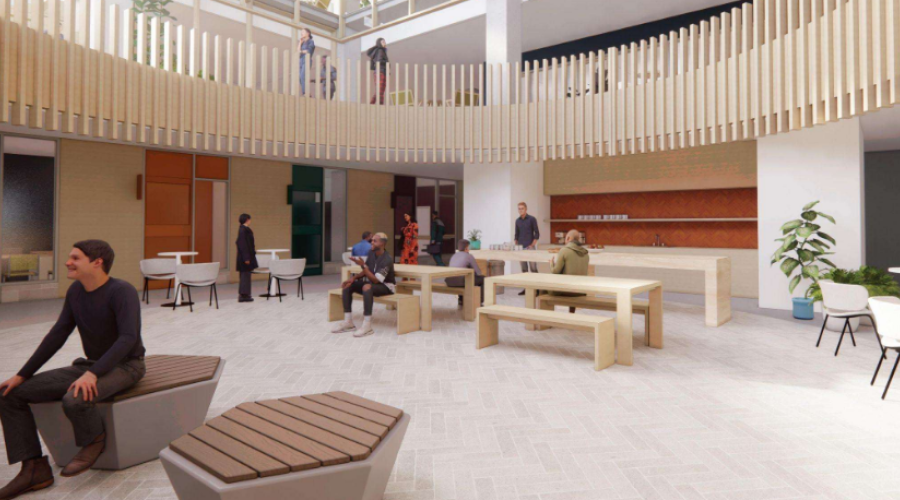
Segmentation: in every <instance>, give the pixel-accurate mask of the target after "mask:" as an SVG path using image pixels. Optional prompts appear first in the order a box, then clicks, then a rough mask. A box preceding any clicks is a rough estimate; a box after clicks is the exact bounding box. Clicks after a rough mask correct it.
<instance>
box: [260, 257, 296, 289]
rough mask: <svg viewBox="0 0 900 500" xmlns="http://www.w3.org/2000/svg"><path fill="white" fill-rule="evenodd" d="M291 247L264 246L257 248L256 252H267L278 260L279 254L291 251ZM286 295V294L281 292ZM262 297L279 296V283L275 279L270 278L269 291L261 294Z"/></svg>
mask: <svg viewBox="0 0 900 500" xmlns="http://www.w3.org/2000/svg"><path fill="white" fill-rule="evenodd" d="M290 251H291V249H290V248H264V249H261V250H257V251H256V253H267V254H270V255H271V256H272V260H278V254H279V253H284V252H290ZM281 295H282V296H284V295H285V294H281ZM260 297H278V285H277V284H276V282H275V280H270V283H269V293H264V294H262V295H260Z"/></svg>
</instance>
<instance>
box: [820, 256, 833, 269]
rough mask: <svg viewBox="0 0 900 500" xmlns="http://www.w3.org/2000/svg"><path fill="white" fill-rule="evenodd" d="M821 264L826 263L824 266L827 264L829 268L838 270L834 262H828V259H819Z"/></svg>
mask: <svg viewBox="0 0 900 500" xmlns="http://www.w3.org/2000/svg"><path fill="white" fill-rule="evenodd" d="M819 262H822V263H824V264H827V265H829V266H831V267H833V268H835V269H836V268H837V266H836V265H834V262H831V261H830V260H828V259H821V258H820V259H819Z"/></svg>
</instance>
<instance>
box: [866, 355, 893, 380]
mask: <svg viewBox="0 0 900 500" xmlns="http://www.w3.org/2000/svg"><path fill="white" fill-rule="evenodd" d="M897 355H898V356H900V353H898V354H897ZM885 359H887V357H886V356H885V355H884V351H881V356H879V357H878V365H877V366H875V374H874V375H872V381H871V382H869V385H875V379H876V378H878V371H879V370H881V362H882V361H884V360H885Z"/></svg>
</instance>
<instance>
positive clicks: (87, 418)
mask: <svg viewBox="0 0 900 500" xmlns="http://www.w3.org/2000/svg"><path fill="white" fill-rule="evenodd" d="M93 364H94V362H93V361H89V360H86V359H84V358H78V359H76V360H75V362H74V363H73V364H72V366H67V367H65V368H58V369H56V370H47V371H45V372H41V373H38V374H37V375H35V376H33V377H31V378H30V379H28V380H26V381H25V382H23V383H22V385H20V386H19V387H16V388H15V389H13V390H12V392H10V393H9V394H8V395H6V397H0V421H2V423H3V437H4V439H5V440H6V456H7V458H8V459H9V463H10V464H15V463H18V462H21V461H23V460H27V459H29V458H37V457H40V456H41V455H43V452H42V451H41V442H40V440H39V439H38V431H37V425H36V424H35V421H34V414H32V413H31V407H30V406H29V405H30V404H33V403H49V402H51V401H62V407H63V411H65V413H66V417H68V418H69V421H71V422H72V428H73V429H74V431H75V444H76V445H77V446H80V447H84V446H87V445H88V444H90V443H91V442H92V441H94V439H96V438H97V436H99V435H100V434H103V419H102V418H101V417H100V412H99V411H98V410H97V406H96V403H97V402H98V401H103V400H104V399H107V398H110V397H111V396H114V395H115V394H116V393H119V392H122V391H124V390H125V389H128V388H129V387H131V386H133V385H134V384H136V383H137V382H138V381H139V380H140V379H141V378H143V377H144V373H146V367H145V365H144V360H143V359H131V360H128V361H124V362H122V363H119V364H118V365H116V367H115V368H113V369H112V370H111V371H110V372H109V373H107V374H106V375H103V376H102V377H100V378H99V379H98V380H97V397H96V398H95V399H94V400H93V401H90V402H88V401H85V400H84V397H83V396H82V394H81V392H80V391H79V393H78V397H77V398H76V397H74V396H73V391H69V387H70V386H71V385H72V383H73V382H75V381H76V380H78V378H79V377H81V376H82V375H84V373H85V372H86V371H88V369H89V368H90V367H91V365H93Z"/></svg>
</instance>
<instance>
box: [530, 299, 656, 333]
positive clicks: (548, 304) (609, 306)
mask: <svg viewBox="0 0 900 500" xmlns="http://www.w3.org/2000/svg"><path fill="white" fill-rule="evenodd" d="M556 306H564V307H574V308H576V309H594V310H598V311H612V312H616V307H617V306H616V299H615V298H612V297H587V296H585V297H563V296H559V295H538V297H537V307H538V309H543V310H545V311H553V310H554V308H555V307H556ZM631 310H632V312H633V313H634V314H643V315H644V345H650V301H649V300H645V299H632V301H631ZM536 329H537V330H544V329H545V328H544V327H537V328H536Z"/></svg>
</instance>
